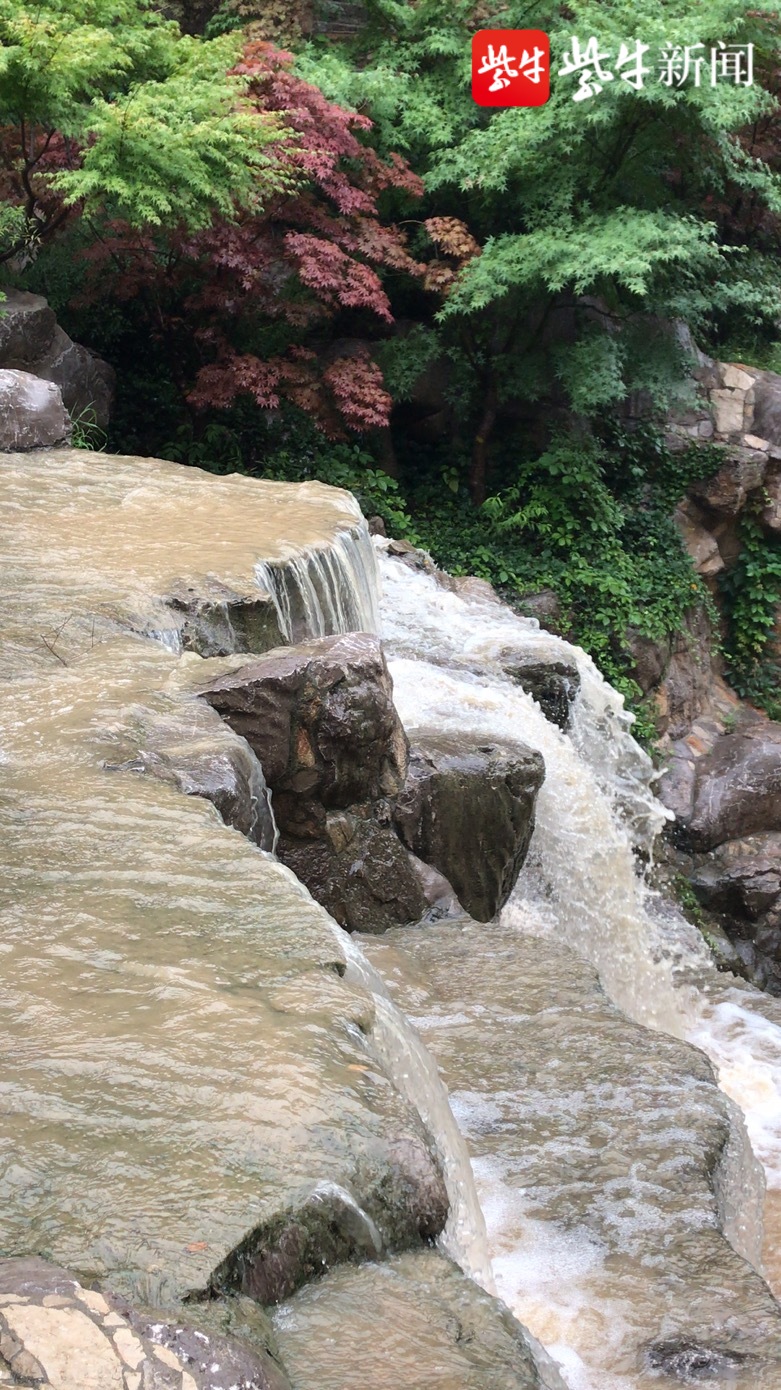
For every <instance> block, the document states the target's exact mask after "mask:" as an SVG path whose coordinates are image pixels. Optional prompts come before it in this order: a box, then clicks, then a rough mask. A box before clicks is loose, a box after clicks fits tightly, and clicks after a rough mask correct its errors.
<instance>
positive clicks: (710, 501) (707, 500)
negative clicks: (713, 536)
mask: <svg viewBox="0 0 781 1390" xmlns="http://www.w3.org/2000/svg"><path fill="white" fill-rule="evenodd" d="M767 462H768V456H767V454H766V453H763V452H762V451H761V450H758V449H742V448H735V449H731V450H730V451H729V454H728V455H727V457H726V459H725V462H724V463H723V464H722V466H721V468H720V469H719V470H718V472H717V473H714V475H713V476H712V477H711V478H705V479H704V480H702V481H700V482H695V483H692V484H691V486H690V487H689V494H690V496H692V497H694V498H695V499H696V500H697V501H698V502H700V503H703V504H704V505H705V506H706V507H709V508H710V510H711V511H714V512H719V513H721V514H722V515H725V516H737V514H738V512H741V511H742V510H743V508H744V507H745V505H746V501H747V498H748V496H749V494H750V493H752V492H755V491H756V489H757V488H759V487H761V486H762V483H763V480H764V477H765V471H766V469H767Z"/></svg>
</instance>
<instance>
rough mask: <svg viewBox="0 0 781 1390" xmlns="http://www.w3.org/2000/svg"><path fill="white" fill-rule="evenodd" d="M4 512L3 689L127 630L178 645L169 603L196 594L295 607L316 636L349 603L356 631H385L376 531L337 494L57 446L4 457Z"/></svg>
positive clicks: (347, 613) (215, 600)
mask: <svg viewBox="0 0 781 1390" xmlns="http://www.w3.org/2000/svg"><path fill="white" fill-rule="evenodd" d="M2 504H3V526H4V528H6V534H7V536H8V546H7V552H8V553H7V556H6V559H5V566H6V568H5V570H4V583H3V591H4V597H3V607H4V612H3V622H2V636H3V646H4V657H3V677H4V678H5V679H7V678H8V676H9V675H12V674H15V673H17V672H29V671H31V670H39V671H41V672H42V673H48V672H49V671H51V670H53V669H55V668H56V667H57V665H59V664H62V663H63V662H71V661H74V660H78V659H79V658H80V657H81V656H82V655H84V654H85V653H86V652H88V651H91V650H93V649H94V647H95V645H96V644H97V643H98V642H100V641H102V640H104V639H105V638H107V637H111V636H114V635H116V633H117V631H118V630H120V631H121V630H127V628H128V627H132V628H133V629H134V630H136V631H138V632H141V633H145V634H149V635H152V636H157V637H159V638H161V639H162V640H164V641H167V642H168V644H169V645H171V646H172V647H174V648H175V647H177V646H178V645H179V628H180V625H181V614H179V615H178V616H177V611H176V610H174V609H172V608H171V606H170V605H169V604H168V603H167V602H166V600H167V599H168V597H169V596H170V595H171V594H172V593H174V592H175V593H177V594H178V595H179V596H180V597H182V596H183V597H184V598H186V597H187V593H188V588H189V590H190V592H197V594H198V595H199V596H200V597H201V598H202V599H203V600H209V599H211V600H212V605H215V604H217V605H219V604H220V603H222V604H223V605H224V604H225V602H226V599H227V598H229V597H232V598H233V599H235V600H239V601H241V600H244V601H248V602H259V601H261V600H263V601H265V602H267V603H268V605H269V608H270V610H271V611H272V612H276V611H277V610H278V609H280V606H281V605H283V604H287V607H288V609H289V608H290V605H291V602H292V603H293V606H294V609H295V611H296V612H298V611H300V612H301V613H302V614H304V615H305V614H306V612H307V611H311V612H313V613H315V617H314V624H313V625H314V627H318V626H323V625H325V627H326V628H328V617H329V616H330V617H333V618H334V619H335V621H336V622H337V623H338V621H339V616H340V613H339V607H340V604H341V610H342V611H341V617H342V618H343V619H344V620H345V621H348V620H349V621H348V626H349V627H353V626H355V627H367V626H368V627H371V626H372V625H373V623H374V621H375V616H374V611H373V603H374V597H373V592H372V581H373V575H374V562H373V555H372V550H371V546H370V544H369V542H368V534H367V531H366V525H365V522H363V520H362V518H361V515H360V511H359V509H358V506H357V504H356V502H355V499H354V498H353V497H352V496H351V495H350V494H349V493H346V492H340V491H339V490H338V489H336V488H328V487H323V486H322V485H321V484H320V483H300V484H288V483H283V484H279V483H271V482H265V481H263V480H257V479H250V478H243V477H239V476H238V475H232V476H229V477H215V476H214V475H212V474H209V473H203V472H202V471H201V470H200V469H197V468H184V467H182V466H181V465H180V464H175V463H165V462H163V461H161V460H159V459H140V458H133V457H129V458H122V457H117V456H114V455H106V454H86V453H85V452H84V451H82V450H78V449H73V450H67V449H63V450H60V449H58V450H56V451H53V452H51V451H36V452H35V453H33V454H28V455H13V454H10V455H4V457H3V460H2ZM317 557H320V560H321V564H320V565H319V566H318V564H317ZM288 570H289V575H288V578H287V587H286V580H285V576H286V573H287V571H288ZM193 586H195V588H194V589H193ZM340 594H341V595H342V597H341V599H340V598H339V595H340ZM346 595H350V596H351V597H350V598H349V600H348V598H347V597H345V596H346ZM329 605H330V611H329ZM318 608H319V612H320V620H318V618H317V616H316V610H318ZM328 630H338V627H337V628H330V629H328ZM274 634H276V637H277V638H278V636H279V630H278V626H277V625H276V624H275V625H274ZM273 644H274V640H273V637H272V640H271V641H269V642H268V643H267V645H269V646H271V645H273Z"/></svg>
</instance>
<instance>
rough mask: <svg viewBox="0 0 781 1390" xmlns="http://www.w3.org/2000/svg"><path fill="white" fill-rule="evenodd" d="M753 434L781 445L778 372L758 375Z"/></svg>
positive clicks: (779, 377)
mask: <svg viewBox="0 0 781 1390" xmlns="http://www.w3.org/2000/svg"><path fill="white" fill-rule="evenodd" d="M752 432H753V433H754V434H756V435H759V436H760V437H761V438H762V439H767V440H768V441H769V443H770V444H771V445H779V444H781V376H778V375H777V374H776V372H757V374H756V381H755V383H754V418H753V421H752Z"/></svg>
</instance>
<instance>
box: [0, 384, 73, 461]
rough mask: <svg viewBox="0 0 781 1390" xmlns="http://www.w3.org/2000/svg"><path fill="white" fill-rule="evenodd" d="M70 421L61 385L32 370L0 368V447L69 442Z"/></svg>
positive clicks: (24, 446) (4, 450)
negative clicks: (41, 377)
mask: <svg viewBox="0 0 781 1390" xmlns="http://www.w3.org/2000/svg"><path fill="white" fill-rule="evenodd" d="M70 432H71V421H70V417H69V415H68V412H67V411H66V409H65V406H64V405H63V401H62V396H61V394H60V391H59V388H58V387H57V386H55V385H53V383H52V382H49V381H41V380H40V379H39V378H38V377H37V376H33V375H31V373H30V372H23V371H10V370H0V451H1V452H4V453H8V452H11V451H12V450H15V449H42V448H50V447H51V446H52V445H55V444H66V443H67V442H68V439H69V438H70Z"/></svg>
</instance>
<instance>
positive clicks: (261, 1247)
mask: <svg viewBox="0 0 781 1390" xmlns="http://www.w3.org/2000/svg"><path fill="white" fill-rule="evenodd" d="M359 1183H360V1187H361V1190H362V1192H363V1194H364V1196H363V1199H362V1204H361V1205H359V1204H358V1202H357V1201H356V1198H355V1195H354V1193H353V1191H352V1190H351V1189H349V1188H347V1187H341V1186H338V1185H337V1184H336V1183H320V1184H318V1185H317V1186H316V1187H315V1188H314V1189H313V1190H312V1191H311V1192H308V1193H306V1194H304V1195H302V1198H301V1200H300V1201H299V1202H297V1203H295V1204H294V1205H292V1206H291V1207H290V1208H289V1209H288V1210H286V1211H283V1212H280V1213H279V1214H278V1215H277V1216H276V1217H275V1218H274V1220H273V1221H272V1222H270V1223H268V1225H266V1226H264V1227H263V1228H261V1229H258V1230H256V1231H253V1232H252V1233H251V1234H250V1235H249V1236H248V1237H247V1240H246V1242H244V1244H242V1245H240V1246H239V1247H238V1248H237V1249H236V1250H234V1251H232V1252H231V1255H230V1256H229V1258H228V1259H227V1260H226V1261H225V1262H224V1263H223V1264H222V1265H220V1266H219V1267H218V1268H217V1269H216V1270H215V1271H214V1273H213V1275H212V1281H211V1289H212V1292H214V1293H221V1292H225V1291H228V1292H231V1291H235V1290H237V1291H239V1292H241V1293H243V1294H246V1295H247V1296H248V1297H250V1298H252V1299H253V1300H254V1301H255V1302H257V1303H260V1304H262V1305H264V1306H269V1305H271V1304H274V1303H279V1302H281V1301H282V1300H283V1299H285V1298H289V1297H290V1295H291V1294H292V1293H294V1292H295V1290H296V1289H299V1288H301V1287H302V1285H304V1284H306V1283H309V1282H310V1281H311V1280H313V1279H320V1278H321V1277H322V1276H323V1275H324V1274H326V1273H327V1272H328V1270H329V1269H333V1268H334V1267H335V1266H336V1265H339V1264H343V1263H345V1262H348V1261H350V1262H352V1263H360V1262H362V1261H365V1260H376V1259H379V1258H381V1257H382V1256H383V1255H386V1254H387V1253H388V1252H389V1251H392V1250H400V1249H401V1250H403V1249H406V1248H408V1247H409V1246H410V1245H414V1244H417V1243H419V1242H420V1241H421V1240H433V1239H434V1238H435V1237H436V1236H437V1235H439V1233H440V1232H441V1231H442V1230H443V1228H444V1225H445V1222H446V1220H447V1214H448V1199H447V1192H446V1190H445V1185H444V1182H443V1180H442V1177H441V1175H440V1173H439V1170H438V1168H437V1166H436V1164H435V1162H434V1159H433V1157H432V1155H431V1153H430V1152H429V1151H428V1149H427V1147H426V1146H425V1145H424V1144H423V1143H422V1142H421V1140H420V1139H418V1138H413V1137H408V1138H407V1139H399V1140H397V1141H396V1143H395V1144H391V1145H390V1146H389V1147H387V1148H385V1149H384V1150H382V1151H379V1150H378V1153H377V1163H376V1167H374V1166H373V1165H372V1163H371V1160H369V1167H368V1169H367V1168H364V1171H362V1172H361V1174H360V1177H359Z"/></svg>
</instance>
